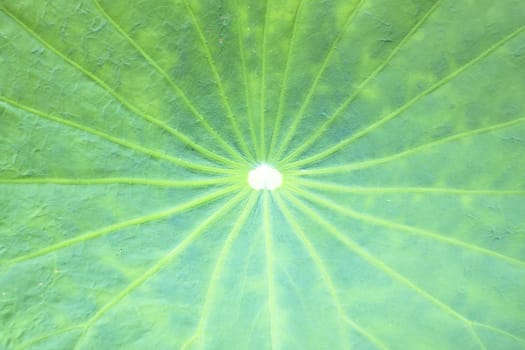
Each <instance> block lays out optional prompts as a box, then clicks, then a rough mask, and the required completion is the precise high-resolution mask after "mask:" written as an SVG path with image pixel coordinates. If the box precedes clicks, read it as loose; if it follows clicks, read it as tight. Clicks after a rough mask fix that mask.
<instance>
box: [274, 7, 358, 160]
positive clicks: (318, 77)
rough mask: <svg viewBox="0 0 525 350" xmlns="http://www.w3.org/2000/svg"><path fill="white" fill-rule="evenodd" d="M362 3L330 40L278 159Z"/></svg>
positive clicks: (283, 142) (278, 151)
mask: <svg viewBox="0 0 525 350" xmlns="http://www.w3.org/2000/svg"><path fill="white" fill-rule="evenodd" d="M364 3H365V0H359V2H358V3H357V4H356V5H355V6H354V8H353V9H352V10H351V11H350V12H349V13H348V18H347V20H346V22H345V24H344V26H343V29H342V30H341V31H340V32H339V34H338V35H337V37H336V38H335V40H334V41H333V42H332V45H331V47H330V49H329V50H328V52H327V54H326V56H325V58H324V60H323V62H322V64H321V67H320V69H319V71H318V72H317V75H316V77H315V78H314V81H313V83H312V85H311V86H310V88H309V89H308V92H307V93H306V97H305V99H304V101H303V103H302V104H301V109H299V112H297V114H296V115H295V117H294V120H293V122H292V124H291V126H290V128H289V129H288V132H287V133H286V135H285V136H284V139H283V141H282V142H281V144H280V146H279V148H278V150H277V154H276V155H275V158H277V159H279V158H280V157H281V156H282V155H283V153H284V152H285V151H286V147H287V146H288V143H289V142H290V141H291V140H292V137H293V136H294V135H295V134H296V131H297V127H298V126H299V124H300V122H301V121H302V119H303V117H304V113H305V111H306V108H307V107H308V105H309V104H310V101H311V99H312V97H313V95H314V93H315V90H316V88H317V84H318V83H319V81H320V80H321V77H322V76H323V73H324V71H325V70H326V67H327V66H328V63H329V62H330V59H331V58H332V55H333V54H334V52H335V51H336V48H337V45H338V44H339V42H340V41H341V39H342V38H343V37H344V35H345V34H346V32H347V30H348V28H350V24H351V23H352V21H353V19H354V18H355V16H356V15H357V13H358V12H359V9H360V8H361V7H362V6H363V4H364Z"/></svg>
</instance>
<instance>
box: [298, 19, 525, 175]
mask: <svg viewBox="0 0 525 350" xmlns="http://www.w3.org/2000/svg"><path fill="white" fill-rule="evenodd" d="M523 30H525V26H521V27H519V28H518V29H517V30H515V31H513V32H512V33H510V34H509V35H507V36H505V37H504V38H502V39H501V40H499V41H498V42H496V43H495V44H494V45H492V46H491V47H490V48H488V49H487V50H485V51H484V52H482V53H481V54H480V55H478V56H476V57H475V58H473V59H471V60H470V61H469V62H467V63H466V64H464V65H462V66H461V67H459V68H458V69H456V70H455V71H453V72H452V73H450V74H449V75H447V76H446V77H444V78H442V79H440V80H439V81H437V82H436V83H434V84H433V85H432V86H430V87H429V88H427V89H426V90H424V91H423V92H421V93H420V94H418V95H416V96H415V97H413V98H412V99H410V100H409V101H408V102H406V103H405V104H403V105H402V106H400V107H399V108H397V109H396V110H395V111H393V112H391V113H389V114H387V115H386V116H384V117H382V118H380V119H379V120H377V121H376V122H373V123H372V124H370V125H368V126H367V127H365V128H363V129H361V130H359V131H357V132H356V133H354V134H352V135H350V136H349V137H347V138H345V139H343V140H341V141H340V142H338V143H337V144H335V145H334V146H332V147H330V148H328V149H326V150H324V151H321V152H318V153H316V154H314V155H312V156H310V157H305V158H303V159H301V160H299V161H295V162H292V163H291V165H293V166H301V165H304V164H309V163H313V162H316V161H318V160H321V159H324V158H326V157H329V156H330V155H332V154H334V153H336V152H337V151H339V150H340V149H342V148H344V147H346V146H348V145H350V144H351V143H353V142H354V141H356V140H358V139H360V138H361V137H363V136H365V135H368V134H369V133H371V132H373V131H374V130H376V129H378V128H379V127H381V126H382V125H383V124H385V123H387V122H388V121H390V120H392V119H394V118H396V117H397V116H399V115H400V114H401V113H403V112H405V111H406V110H408V109H409V108H410V107H412V106H413V105H415V104H416V103H417V102H418V101H420V100H421V99H423V98H424V97H426V96H428V95H430V94H431V93H432V92H434V91H435V90H437V89H439V88H440V87H442V86H444V85H445V84H447V83H448V82H450V81H452V80H453V79H455V78H457V77H458V76H460V75H461V74H462V73H463V72H465V71H467V70H468V69H469V68H471V67H472V66H474V65H475V64H477V63H478V62H480V61H482V60H483V59H484V58H486V57H487V56H489V55H490V54H492V53H493V52H495V51H496V50H497V49H499V48H500V47H501V46H503V45H504V44H505V43H507V42H508V41H510V40H511V39H513V38H514V37H516V36H517V35H519V34H520V33H522V32H523Z"/></svg>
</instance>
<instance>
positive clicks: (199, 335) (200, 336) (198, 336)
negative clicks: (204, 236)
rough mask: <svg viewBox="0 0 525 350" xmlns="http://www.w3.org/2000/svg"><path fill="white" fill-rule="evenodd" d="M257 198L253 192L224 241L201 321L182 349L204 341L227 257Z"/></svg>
mask: <svg viewBox="0 0 525 350" xmlns="http://www.w3.org/2000/svg"><path fill="white" fill-rule="evenodd" d="M256 200H257V194H256V192H252V194H251V195H250V197H249V200H248V203H247V204H246V206H244V207H243V209H242V211H241V213H240V215H239V218H238V219H237V220H236V221H235V224H234V226H233V228H232V229H231V231H230V233H229V234H228V236H227V237H226V240H225V241H224V243H223V245H222V248H221V250H220V252H219V256H218V257H217V260H216V261H215V267H214V269H213V272H212V274H211V277H210V279H209V282H208V287H207V290H206V296H205V298H204V302H203V306H202V309H201V312H200V316H199V323H198V325H197V327H196V329H195V330H194V332H193V334H192V335H191V336H190V337H189V338H188V340H187V341H186V342H185V343H184V345H183V346H182V348H181V350H185V349H188V348H189V347H190V346H191V345H192V344H194V343H196V342H198V341H199V340H200V341H201V343H204V337H205V335H206V334H205V332H204V331H205V329H206V322H207V320H208V316H209V313H210V311H211V310H210V308H211V304H212V302H213V300H214V298H215V294H216V286H217V283H218V281H219V278H220V276H221V274H222V270H223V267H224V262H225V261H226V258H227V256H228V254H229V252H230V249H231V247H232V245H233V243H234V241H235V239H236V238H237V236H238V235H239V233H240V232H241V230H242V228H243V226H244V224H245V223H246V220H247V219H248V215H249V214H250V213H251V212H252V211H253V209H254V207H255V203H256Z"/></svg>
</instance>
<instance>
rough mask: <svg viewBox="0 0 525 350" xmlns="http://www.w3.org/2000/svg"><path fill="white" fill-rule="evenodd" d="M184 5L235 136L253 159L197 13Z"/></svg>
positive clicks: (185, 0) (187, 4)
mask: <svg viewBox="0 0 525 350" xmlns="http://www.w3.org/2000/svg"><path fill="white" fill-rule="evenodd" d="M183 1H184V5H185V7H186V10H187V12H188V14H189V15H190V17H191V20H192V22H193V25H194V26H195V29H196V31H197V34H198V36H199V39H200V41H201V44H202V47H203V48H204V53H205V54H206V58H207V60H208V64H209V65H210V68H211V70H212V73H213V77H214V78H215V81H216V83H217V87H218V89H219V94H220V96H221V99H222V102H223V103H224V106H225V107H226V112H227V114H228V118H229V120H230V123H231V125H232V127H233V131H234V133H235V136H236V137H237V141H238V142H239V146H240V147H241V149H242V150H243V151H244V152H245V154H246V156H247V157H250V158H251V159H252V160H253V155H252V154H251V152H250V150H249V148H248V145H247V144H246V141H245V140H244V137H243V135H242V133H241V130H240V129H239V125H238V124H237V121H236V119H235V116H234V113H233V111H232V108H231V106H230V102H228V98H227V97H226V92H225V91H224V86H223V85H222V79H221V77H220V76H219V72H218V71H217V67H216V66H215V62H214V60H213V56H212V54H211V51H210V48H209V47H208V42H207V40H206V37H205V36H204V33H203V32H202V29H201V26H200V24H199V22H198V21H197V18H196V17H195V13H194V12H193V9H192V8H191V6H190V4H189V3H188V1H187V0H183Z"/></svg>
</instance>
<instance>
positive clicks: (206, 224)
mask: <svg viewBox="0 0 525 350" xmlns="http://www.w3.org/2000/svg"><path fill="white" fill-rule="evenodd" d="M247 191H248V190H244V191H241V192H240V193H238V194H237V195H236V196H235V197H233V198H232V199H230V200H229V201H228V202H227V203H226V204H224V205H223V206H222V207H221V208H220V209H218V210H217V211H215V212H214V213H213V214H212V215H210V216H209V217H207V218H206V219H205V220H204V221H203V222H202V223H201V224H200V225H198V226H197V227H196V228H195V229H194V230H192V231H191V233H189V234H188V235H187V236H186V238H184V239H183V240H182V241H181V242H179V243H178V244H177V245H176V246H175V247H173V248H172V249H171V250H170V251H169V252H168V253H167V254H166V255H164V256H163V257H162V258H160V259H159V260H158V261H157V262H156V263H155V264H154V265H153V266H151V267H150V268H149V269H147V270H146V271H145V272H144V273H143V274H142V275H140V276H139V277H137V278H136V279H135V280H133V281H132V282H131V283H130V284H129V285H128V286H127V287H126V288H124V289H123V290H122V291H121V292H120V293H118V294H117V295H115V296H114V297H113V298H112V299H111V300H110V301H108V302H107V303H106V304H105V305H104V306H102V307H101V308H100V309H99V310H98V311H97V312H96V313H95V314H93V316H91V317H90V318H89V319H88V320H86V322H85V323H84V326H83V331H82V334H81V335H80V337H79V338H78V339H77V342H76V344H75V346H74V347H73V350H75V349H77V348H78V347H79V346H80V345H81V344H82V343H83V341H84V339H85V337H86V335H87V333H88V331H89V329H90V328H91V326H93V324H95V323H96V322H97V321H98V320H99V319H100V318H101V317H102V316H103V315H104V314H105V313H106V312H108V310H110V309H111V308H112V307H114V306H115V305H117V304H118V303H119V302H120V301H121V300H122V299H124V298H125V297H126V296H128V295H129V294H131V293H132V292H133V291H134V290H135V289H137V288H138V287H140V286H141V285H142V284H143V283H144V282H146V281H147V280H148V279H150V278H151V277H153V276H154V275H156V274H157V273H158V272H159V271H160V270H162V269H163V268H164V267H165V266H166V265H167V264H169V263H170V262H172V261H173V260H174V259H175V258H176V257H177V256H178V255H179V254H180V253H181V252H183V251H184V250H185V249H186V248H187V247H188V246H189V245H190V244H191V243H192V242H193V241H195V239H197V238H198V237H199V236H200V235H201V234H202V233H203V232H204V231H205V230H206V229H208V228H210V226H211V225H212V224H213V223H214V222H215V221H217V220H218V219H220V218H221V217H222V216H223V215H224V214H226V213H227V212H228V211H230V210H231V209H232V208H233V207H234V206H235V205H236V204H238V203H239V202H240V201H241V200H242V199H243V198H244V197H245V196H246V195H247Z"/></svg>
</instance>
